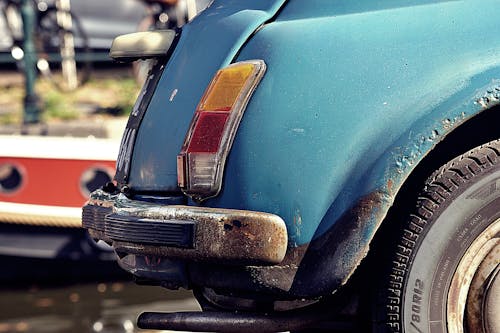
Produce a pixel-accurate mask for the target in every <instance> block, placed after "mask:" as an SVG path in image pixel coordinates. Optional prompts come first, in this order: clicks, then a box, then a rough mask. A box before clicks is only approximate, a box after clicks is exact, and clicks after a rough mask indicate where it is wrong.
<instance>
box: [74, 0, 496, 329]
mask: <svg viewBox="0 0 500 333" xmlns="http://www.w3.org/2000/svg"><path fill="white" fill-rule="evenodd" d="M481 4H482V5H481V6H480V3H479V2H478V1H458V2H457V1H453V2H446V1H426V2H424V3H420V2H419V3H418V4H417V3H413V2H412V1H382V2H378V3H376V4H375V3H372V2H369V1H358V2H355V3H352V2H343V1H341V2H333V3H331V2H328V1H324V2H322V1H310V2H309V1H308V2H302V1H293V0H290V1H285V0H275V1H263V0H262V1H252V2H251V3H248V2H246V1H230V2H228V1H215V2H214V3H212V4H211V5H210V6H209V8H208V9H206V10H205V11H204V12H202V13H201V14H200V15H199V16H198V17H196V18H195V19H194V20H193V21H192V22H190V23H189V24H187V25H186V26H184V27H183V28H182V30H180V31H175V32H174V31H170V32H161V33H159V34H157V35H156V37H154V38H158V42H157V45H156V46H154V47H156V50H161V48H160V45H163V46H165V45H166V46H167V47H166V48H165V50H164V51H161V52H160V55H158V54H156V53H155V55H152V54H153V53H154V52H153V51H152V53H151V54H149V55H148V54H146V53H145V52H146V51H147V50H149V51H151V50H152V49H153V48H154V47H153V46H148V48H147V50H146V49H144V50H143V51H141V52H142V53H141V52H139V54H133V55H132V54H131V53H127V52H128V51H127V52H125V55H120V57H122V58H127V55H128V57H129V58H131V59H135V58H148V57H149V58H153V59H154V61H155V65H154V67H153V69H152V71H151V72H150V75H149V77H148V79H147V81H146V83H145V85H144V87H143V89H142V92H141V94H140V96H139V98H138V100H137V102H136V105H135V107H134V110H133V111H132V114H131V116H130V118H129V122H128V124H127V128H126V130H125V133H124V136H123V140H122V144H121V148H120V155H119V157H118V160H117V170H116V176H115V180H114V182H112V183H109V184H107V185H106V186H104V187H103V188H102V189H101V190H98V191H95V192H94V193H92V195H91V198H90V200H89V202H88V204H87V205H86V206H85V207H84V209H83V223H84V227H85V228H87V229H88V231H89V233H90V234H91V235H92V236H93V237H94V238H96V239H101V240H105V241H107V242H108V243H110V244H112V245H113V247H114V249H115V251H116V253H117V254H118V256H119V258H120V259H119V263H120V265H121V266H122V267H123V268H124V269H126V270H128V271H129V272H131V273H133V274H134V276H135V277H136V278H137V279H138V280H139V281H140V282H142V283H149V284H159V285H162V286H164V287H167V288H171V289H176V288H179V287H182V288H189V289H193V290H194V291H195V295H196V296H197V298H198V300H199V301H200V303H201V304H202V307H203V308H204V309H207V310H217V311H216V312H213V311H212V312H206V313H201V314H196V313H190V314H170V315H168V316H167V315H165V314H145V315H143V316H142V317H141V318H140V319H139V323H140V324H141V325H142V326H143V327H145V328H158V329H186V330H201V331H206V330H220V331H234V330H239V331H252V330H254V329H255V325H259V327H260V328H261V330H262V331H280V330H298V329H303V328H311V327H317V326H321V327H325V325H326V324H325V323H326V322H329V323H330V326H329V327H340V326H342V327H344V328H346V327H347V328H351V329H358V330H359V329H367V327H368V326H370V325H369V324H368V322H369V321H370V320H371V319H370V320H368V319H367V318H374V319H375V324H374V325H373V327H375V328H376V329H377V330H380V331H396V332H407V331H411V328H412V327H413V328H415V327H417V330H419V331H421V332H431V331H432V332H433V331H434V329H436V327H439V330H440V331H442V332H453V331H455V329H456V328H457V327H461V328H462V329H464V328H465V331H468V332H475V331H476V330H475V327H478V326H477V325H482V326H483V327H486V328H485V331H484V332H498V331H497V326H495V325H496V324H497V320H495V316H494V315H491V314H488V313H495V312H496V311H497V310H498V309H499V308H500V306H499V305H498V302H496V301H491V299H496V295H497V294H496V293H497V291H495V290H497V289H498V288H497V289H495V286H497V285H498V283H499V282H498V281H499V278H498V277H497V276H498V274H497V273H498V272H497V271H498V262H499V261H498V260H499V258H498V254H495V253H498V251H497V252H495V251H496V249H498V246H499V245H498V244H499V241H498V229H499V228H500V227H499V226H500V222H499V217H498V215H499V214H500V213H499V209H498V208H499V207H500V205H498V204H497V203H498V200H499V191H497V190H492V191H490V192H488V191H486V192H485V193H484V195H483V196H482V197H481V199H480V200H479V199H478V200H479V201H478V202H477V203H476V202H475V203H474V204H470V203H469V202H468V200H469V199H467V198H471V197H474V196H475V195H476V194H477V193H478V191H480V190H481V189H485V188H493V187H494V188H497V187H496V186H497V185H498V182H497V180H498V179H500V171H499V164H498V160H499V155H500V153H499V142H498V138H499V137H500V132H499V131H498V128H497V127H498V126H496V125H493V124H498V122H497V121H498V120H499V116H498V114H499V112H498V111H499V109H498V104H499V100H500V84H499V82H500V41H499V40H498V38H491V37H492V36H497V35H498V34H499V33H500V23H499V21H498V19H497V18H496V15H495V14H494V13H495V10H488V11H482V12H481V13H482V14H481V20H480V22H478V21H477V20H476V18H475V15H474V12H475V11H476V10H478V8H485V4H484V3H481ZM486 7H490V8H493V9H499V8H500V5H499V4H498V2H496V1H488V6H486ZM148 36H149V37H148V38H149V39H150V40H152V38H153V35H152V34H150V35H148ZM488 36H489V37H488ZM140 38H143V36H142V35H141V36H140ZM141 41H143V39H141ZM153 44H154V43H153ZM148 45H149V44H148ZM114 51H115V55H118V54H119V52H118V51H121V50H118V47H116V48H115V50H112V54H113V52H114ZM457 156H458V157H457ZM448 161H450V162H448ZM466 161H469V162H470V163H474V165H469V164H466ZM467 163H468V162H467ZM436 170H439V171H438V172H435V171H436ZM469 173H470V174H469ZM452 174H453V175H452ZM457 177H458V178H457ZM438 187H439V188H438ZM498 188H500V186H498ZM481 193H483V192H481ZM476 196H477V195H476ZM422 198H428V199H429V200H428V201H425V200H423V199H422ZM454 205H458V206H460V207H469V208H467V209H465V210H463V211H462V210H457V209H456V208H454V207H455V206H454ZM450 207H451V208H450ZM492 207H493V208H492ZM451 211H454V212H457V211H460V212H459V213H456V214H459V216H457V215H456V214H455V215H454V216H453V217H449V216H448V215H449V214H451V213H450V212H451ZM474 214H476V215H477V214H479V215H480V216H481V217H482V219H479V218H478V217H477V216H478V215H477V216H476V219H478V220H481V222H480V223H479V224H477V222H471V221H473V220H474ZM450 216H451V215H450ZM417 218H418V219H419V220H418V221H417V220H416V219H417ZM445 220H446V221H448V220H453V221H457V222H454V223H455V224H453V223H451V224H450V223H447V222H442V221H445ZM405 221H406V222H405ZM459 221H462V222H459ZM472 225H476V227H474V228H472ZM448 226H449V227H448ZM472 229H473V230H474V231H473V232H470V230H472ZM430 230H432V231H430ZM469 233H470V235H469V236H467V237H463V236H462V237H459V235H464V234H469ZM430 235H439V236H430ZM440 237H441V238H440ZM450 239H451V240H453V241H455V240H457V242H458V240H460V246H458V245H457V246H455V245H454V244H455V243H453V241H450ZM428 243H429V244H431V245H429V244H428ZM432 244H443V245H442V248H435V247H436V246H437V245H432ZM457 244H458V243H457ZM429 247H433V248H434V253H432V251H431V252H429V253H427V252H428V250H426V249H428V248H429ZM438 247H439V246H438ZM476 248H477V249H479V248H480V249H483V252H484V254H481V255H480V256H479V257H477V256H478V255H477V254H474V253H479V252H481V251H473V250H472V249H476ZM483 252H481V253H483ZM431 253H432V255H434V256H435V257H436V259H435V260H434V261H433V260H429V262H432V264H429V263H427V264H426V263H424V262H423V259H421V258H423V257H428V256H432V255H431ZM451 253H453V255H451ZM440 258H441V259H440ZM442 258H451V259H448V260H449V262H450V263H451V264H449V265H448V266H443V264H442V260H444V259H442ZM420 261H422V263H420ZM468 261H471V262H478V264H477V267H476V268H474V269H473V270H471V271H468V268H466V267H469V266H468V265H465V264H464V262H468ZM481 262H482V263H485V262H488V264H484V265H479V263H481ZM413 263H415V264H413ZM450 265H451V266H452V267H453V269H451V270H450V269H448V267H449V266H450ZM379 267H380V269H379ZM485 267H486V268H485ZM441 271H442V272H445V273H442V274H443V276H446V280H447V282H446V287H445V288H442V287H440V286H441V284H438V282H436V281H435V280H433V278H432V276H436V274H441V273H439V272H441ZM373 272H376V274H374V273H373ZM495 272H497V273H495ZM446 274H447V275H446ZM464 274H465V275H467V274H469V276H470V279H471V280H474V277H475V276H479V275H481V276H486V277H485V278H484V279H482V280H481V279H480V278H477V279H476V280H474V281H476V284H477V285H478V287H474V286H475V284H474V283H472V284H470V285H467V286H466V287H463V285H464V284H463V283H461V281H462V280H461V277H462V275H464ZM427 277H428V278H427ZM474 288H475V289H474ZM480 289H481V290H482V291H481V296H470V297H469V296H467V295H475V294H474V293H475V292H476V291H477V290H480ZM372 291H376V292H374V293H373V294H374V296H373V297H372V296H371V293H372ZM415 293H416V294H415ZM334 294H335V295H334ZM332 295H333V296H332ZM414 295H417V296H418V297H417V298H415V296H414ZM439 295H440V296H439ZM463 295H465V296H463ZM436 299H439V300H440V301H439V302H437V301H436ZM453 300H456V302H455V301H453ZM417 301H418V302H417ZM455 303H456V304H460V305H459V306H458V305H457V306H454V304H455ZM370 304H382V309H383V310H381V311H375V313H373V314H372V315H371V317H370V316H368V317H366V316H365V317H363V318H364V319H365V323H363V324H361V326H359V325H360V324H359V323H358V324H356V320H354V319H352V318H358V317H355V316H360V315H361V314H366V313H367V312H370V311H364V310H366V309H368V308H370V307H371V305H370ZM478 304H479V305H478ZM475 306H477V307H478V308H479V310H477V311H476V312H474V311H472V310H469V308H473V307H475ZM348 309H351V310H348ZM417 310H418V311H417ZM235 311H236V312H235ZM238 311H244V313H243V314H241V313H238ZM478 311H479V312H478ZM379 312H380V313H379ZM434 312H436V313H438V312H439V313H442V317H440V319H433V318H431V317H432V315H429V313H430V314H432V313H434ZM422 313H426V314H425V315H423V314H422ZM478 313H479V314H478ZM340 314H342V315H340ZM346 314H349V315H352V317H349V318H351V319H349V320H348V321H347V322H346V321H345V320H343V319H342V320H341V319H339V318H344V317H345V315H346ZM457 316H458V317H457ZM475 317H479V318H480V320H479V324H470V322H471V321H472V319H470V318H475ZM456 318H459V319H456ZM464 318H466V319H464ZM455 319H456V320H455ZM454 320H455V321H454ZM437 322H439V323H440V324H439V325H438V326H436V325H437V324H435V323H437ZM197 325H198V326H197ZM471 325H472V326H471ZM474 325H476V326H474ZM361 327H362V328H361ZM486 329H487V330H486Z"/></svg>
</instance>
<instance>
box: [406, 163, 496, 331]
mask: <svg viewBox="0 0 500 333" xmlns="http://www.w3.org/2000/svg"><path fill="white" fill-rule="evenodd" d="M499 207H500V168H499V166H498V165H497V166H494V167H493V168H491V169H490V170H488V171H486V172H484V173H483V174H480V175H476V176H475V177H473V178H472V179H471V180H469V181H467V182H466V183H464V184H461V185H460V186H459V187H458V188H457V189H456V190H455V191H453V193H452V194H451V196H450V197H448V198H447V199H446V201H445V202H444V203H442V204H441V205H440V206H439V208H438V209H437V210H435V211H434V213H433V216H432V218H430V219H429V220H428V221H427V225H426V227H425V230H424V231H423V232H422V233H421V234H420V237H419V239H418V240H417V242H416V244H415V248H414V251H413V253H412V256H411V261H410V265H409V268H408V272H407V275H406V277H407V278H406V281H407V282H406V285H405V287H404V289H403V297H402V312H401V313H402V317H401V319H402V322H403V323H402V324H403V325H402V326H403V328H404V329H403V331H404V332H432V333H435V332H440V333H441V332H447V327H446V306H447V296H448V290H449V286H450V283H451V279H452V277H453V275H454V273H455V270H456V268H457V266H458V264H459V263H460V260H461V259H462V256H463V255H464V254H465V252H466V251H467V249H468V248H469V246H470V245H471V244H472V243H473V241H474V240H475V239H476V238H477V237H478V236H479V235H480V234H481V233H482V232H483V231H484V230H485V229H486V228H487V227H488V226H489V225H490V224H491V223H493V222H494V221H495V220H497V219H498V218H499V217H500V212H499V209H498V208H499Z"/></svg>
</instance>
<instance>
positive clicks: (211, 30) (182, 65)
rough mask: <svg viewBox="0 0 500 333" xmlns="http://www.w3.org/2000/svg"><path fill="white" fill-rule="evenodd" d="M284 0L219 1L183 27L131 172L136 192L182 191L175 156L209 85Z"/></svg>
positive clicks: (143, 126) (144, 123)
mask: <svg viewBox="0 0 500 333" xmlns="http://www.w3.org/2000/svg"><path fill="white" fill-rule="evenodd" d="M283 1H284V0H279V1H278V0H276V1H265V0H255V1H251V2H248V1H214V3H212V5H211V6H210V7H209V8H208V9H206V10H205V11H204V12H202V13H201V14H200V15H199V16H198V17H196V18H195V19H194V20H193V21H192V22H191V23H189V24H187V25H185V26H184V27H183V29H182V34H181V38H180V40H179V43H178V45H177V47H176V49H175V51H174V53H173V54H172V57H171V58H170V60H169V62H168V64H167V67H166V69H165V71H164V72H163V75H162V78H161V79H160V82H159V84H158V87H157V89H156V92H155V94H154V96H153V98H152V100H151V102H150V104H149V107H148V110H147V113H146V115H145V117H144V119H143V121H142V124H141V127H140V129H139V132H138V136H137V139H136V144H135V148H134V153H133V156H132V163H131V171H130V176H129V184H130V186H131V187H132V188H134V190H137V191H141V190H142V191H178V188H177V169H176V155H177V154H178V153H179V152H180V149H181V146H182V142H183V141H184V136H185V135H186V132H187V129H188V127H189V123H190V122H191V118H192V116H193V113H194V111H195V109H196V106H197V105H198V102H199V100H200V98H201V96H202V95H203V92H204V91H205V88H206V87H207V86H208V83H209V82H210V80H211V79H212V77H213V75H214V74H215V73H216V72H217V70H218V69H220V68H221V67H224V66H226V65H228V64H229V63H231V61H232V60H233V58H234V57H235V55H236V53H237V52H238V50H239V49H240V48H241V46H242V45H243V43H244V42H245V41H246V40H247V39H248V38H249V37H250V35H251V34H252V33H253V32H254V31H255V30H256V29H257V28H258V27H259V26H260V25H262V24H263V23H265V22H266V21H267V20H269V19H270V18H271V17H272V16H273V15H274V14H275V13H276V11H277V10H278V9H279V8H280V6H281V5H282V3H283Z"/></svg>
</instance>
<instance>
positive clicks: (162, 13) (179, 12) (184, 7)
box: [132, 0, 197, 85]
mask: <svg viewBox="0 0 500 333" xmlns="http://www.w3.org/2000/svg"><path fill="white" fill-rule="evenodd" d="M141 2H143V3H144V4H145V5H146V10H147V13H148V14H147V16H146V17H145V18H144V19H143V20H142V21H141V22H140V23H139V26H138V28H137V31H150V30H166V29H174V30H175V29H178V28H180V27H181V26H183V25H184V24H185V23H187V22H188V21H189V20H191V19H192V18H193V17H194V16H195V15H196V12H197V9H196V1H193V0H141ZM151 67H152V61H151V60H139V61H135V62H134V63H133V65H132V71H133V74H134V77H135V79H136V81H137V82H138V83H139V84H141V85H142V84H143V83H144V81H145V80H146V77H147V75H148V72H149V70H150V69H151Z"/></svg>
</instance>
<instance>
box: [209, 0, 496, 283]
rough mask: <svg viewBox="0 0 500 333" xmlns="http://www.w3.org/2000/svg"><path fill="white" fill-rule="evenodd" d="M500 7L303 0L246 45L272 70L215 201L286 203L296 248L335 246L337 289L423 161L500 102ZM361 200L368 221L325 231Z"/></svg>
mask: <svg viewBox="0 0 500 333" xmlns="http://www.w3.org/2000/svg"><path fill="white" fill-rule="evenodd" d="M499 12H500V2H499V1H495V0H482V1H418V2H416V1H378V2H376V3H375V2H373V1H319V0H317V1H298V0H292V1H290V2H289V3H288V4H287V5H286V7H285V8H284V9H283V10H282V11H281V12H280V13H279V15H278V17H277V18H276V20H275V21H273V22H271V23H269V24H266V25H264V26H263V27H262V28H261V29H260V30H258V32H257V33H256V34H255V35H254V36H253V37H252V38H251V39H250V40H249V41H248V42H247V43H246V45H245V46H244V47H243V48H242V50H241V52H240V53H239V55H238V57H237V60H238V61H239V60H247V59H264V61H265V62H266V64H267V67H268V69H267V73H266V75H265V76H264V79H263V80H262V82H261V84H260V86H259V87H258V89H257V90H256V92H255V94H254V96H253V97H252V99H251V101H250V103H249V105H248V108H247V110H246V112H245V116H244V118H243V121H242V123H241V125H240V128H239V131H238V134H237V137H236V140H235V142H234V144H233V148H232V151H231V153H230V156H229V159H228V162H227V164H226V170H225V178H224V185H223V191H222V193H221V195H219V196H218V197H217V198H214V199H210V200H209V201H208V202H207V205H208V206H214V207H217V206H220V207H231V208H240V209H249V210H256V211H265V212H270V213H274V214H277V215H279V216H281V217H282V218H283V219H284V220H285V222H286V223H287V228H288V232H289V241H290V244H289V245H290V247H291V248H299V247H308V246H309V252H308V253H314V254H315V255H316V256H319V257H321V254H322V253H323V254H324V255H325V256H326V254H327V253H326V252H324V249H323V250H322V248H323V247H324V246H333V247H335V249H334V250H332V251H331V252H329V253H328V256H329V258H330V259H329V262H328V263H327V262H326V261H325V260H323V259H324V258H318V262H317V263H316V264H317V267H318V268H317V270H318V272H319V270H321V267H322V265H323V266H324V267H323V268H325V269H326V268H328V269H329V271H330V273H332V276H331V277H330V278H328V282H325V283H324V288H325V290H331V289H332V286H333V285H336V284H338V283H342V282H344V281H345V280H346V279H347V277H348V276H349V275H350V274H351V272H352V270H353V269H354V268H355V267H356V265H357V264H358V263H359V261H360V260H361V258H362V257H363V256H364V255H365V254H366V252H367V250H368V244H369V241H370V240H371V238H372V237H373V235H374V233H375V231H376V229H377V228H378V226H379V225H380V223H381V221H382V220H383V217H384V216H385V214H386V212H387V210H388V208H389V207H390V205H391V204H392V202H393V200H394V196H395V194H396V193H397V190H398V189H399V188H400V186H401V185H402V183H403V182H404V180H405V179H406V177H408V175H409V174H410V172H411V171H412V170H413V168H414V167H415V166H416V164H418V162H419V161H420V160H421V159H422V158H423V157H424V156H425V155H426V154H427V152H428V151H429V150H431V149H432V147H434V146H435V145H436V144H437V143H438V142H439V141H440V140H441V139H442V138H443V137H444V136H445V135H446V134H447V133H449V132H450V131H452V130H453V129H454V128H455V127H456V126H458V125H459V124H461V123H463V122H464V121H467V120H468V119H470V118H471V117H473V116H474V115H476V114H478V113H480V112H481V111H483V110H485V109H486V108H488V107H491V106H493V105H494V104H498V101H499V97H500V38H498V36H500V20H499V19H498V13H499ZM353 207H357V209H358V210H357V212H358V214H355V216H353V217H352V218H351V220H352V223H354V224H355V225H356V227H355V230H354V229H353V230H352V232H349V233H346V234H345V235H344V236H342V237H340V238H339V237H337V238H335V241H336V242H337V244H329V245H328V244H326V243H325V241H324V240H323V241H322V237H323V239H325V238H324V236H325V235H326V234H328V232H329V231H330V232H331V230H333V228H334V226H335V225H336V223H337V222H338V221H339V219H340V217H341V216H345V215H346V214H347V213H348V212H349V210H350V209H352V208H353ZM337 231H338V230H337ZM327 239H328V238H327ZM313 240H315V242H316V243H314V242H313ZM315 249H316V250H317V251H316V252H315ZM321 251H323V252H321ZM322 262H323V264H322ZM309 273H310V274H311V273H312V274H314V270H313V271H310V272H309Z"/></svg>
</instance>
